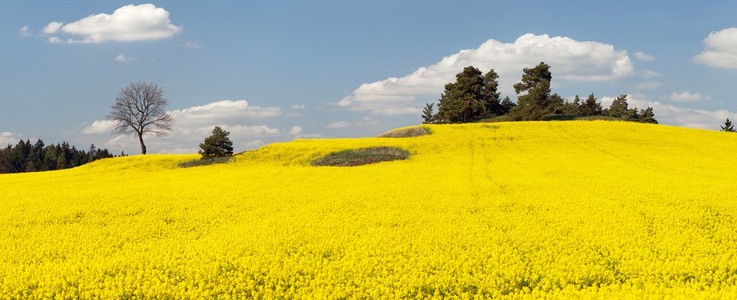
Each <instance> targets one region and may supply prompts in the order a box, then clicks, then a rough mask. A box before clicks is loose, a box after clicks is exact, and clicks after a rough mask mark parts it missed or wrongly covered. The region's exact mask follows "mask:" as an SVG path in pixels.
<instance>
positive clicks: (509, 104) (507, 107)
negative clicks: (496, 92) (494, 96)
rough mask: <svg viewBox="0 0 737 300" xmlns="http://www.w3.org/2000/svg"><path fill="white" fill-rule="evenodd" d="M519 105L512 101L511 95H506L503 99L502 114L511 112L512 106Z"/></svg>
mask: <svg viewBox="0 0 737 300" xmlns="http://www.w3.org/2000/svg"><path fill="white" fill-rule="evenodd" d="M515 106H517V103H514V102H512V100H510V99H509V96H506V97H504V100H502V113H501V115H506V114H508V113H509V111H510V110H512V108H514V107H515Z"/></svg>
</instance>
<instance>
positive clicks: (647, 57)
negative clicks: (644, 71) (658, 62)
mask: <svg viewBox="0 0 737 300" xmlns="http://www.w3.org/2000/svg"><path fill="white" fill-rule="evenodd" d="M635 58H637V59H639V60H642V61H653V60H655V56H652V55H650V54H647V53H644V52H642V51H637V52H635Z"/></svg>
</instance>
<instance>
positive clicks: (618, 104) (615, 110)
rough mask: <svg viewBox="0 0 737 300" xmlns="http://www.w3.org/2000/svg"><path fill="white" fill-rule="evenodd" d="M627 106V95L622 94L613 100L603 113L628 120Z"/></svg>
mask: <svg viewBox="0 0 737 300" xmlns="http://www.w3.org/2000/svg"><path fill="white" fill-rule="evenodd" d="M627 106H628V104H627V95H621V96H619V97H617V98H615V99H614V101H612V105H611V106H609V109H607V110H606V113H604V114H603V115H605V116H610V117H612V118H619V119H625V120H626V119H627V118H628V117H629V113H628V109H627Z"/></svg>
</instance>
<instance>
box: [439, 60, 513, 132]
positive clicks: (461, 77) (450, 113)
mask: <svg viewBox="0 0 737 300" xmlns="http://www.w3.org/2000/svg"><path fill="white" fill-rule="evenodd" d="M497 78H499V76H498V75H497V74H496V72H494V70H490V71H489V72H487V73H486V75H483V76H482V73H481V71H479V69H477V68H475V67H473V66H468V67H465V68H464V69H463V71H461V72H460V73H458V74H456V81H455V82H451V83H448V84H446V85H445V90H444V91H443V93H442V94H441V95H440V101H439V103H438V113H437V115H436V117H435V121H436V122H440V123H467V122H473V121H476V120H479V119H481V118H484V117H488V116H490V115H493V114H500V113H501V112H503V109H504V108H503V107H502V105H501V104H500V103H499V93H498V92H497V87H498V85H499V84H498V82H497Z"/></svg>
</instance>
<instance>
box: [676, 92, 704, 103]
mask: <svg viewBox="0 0 737 300" xmlns="http://www.w3.org/2000/svg"><path fill="white" fill-rule="evenodd" d="M670 100H672V101H676V102H703V101H711V96H710V95H701V94H700V93H690V92H688V91H683V92H680V93H671V94H670Z"/></svg>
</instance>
